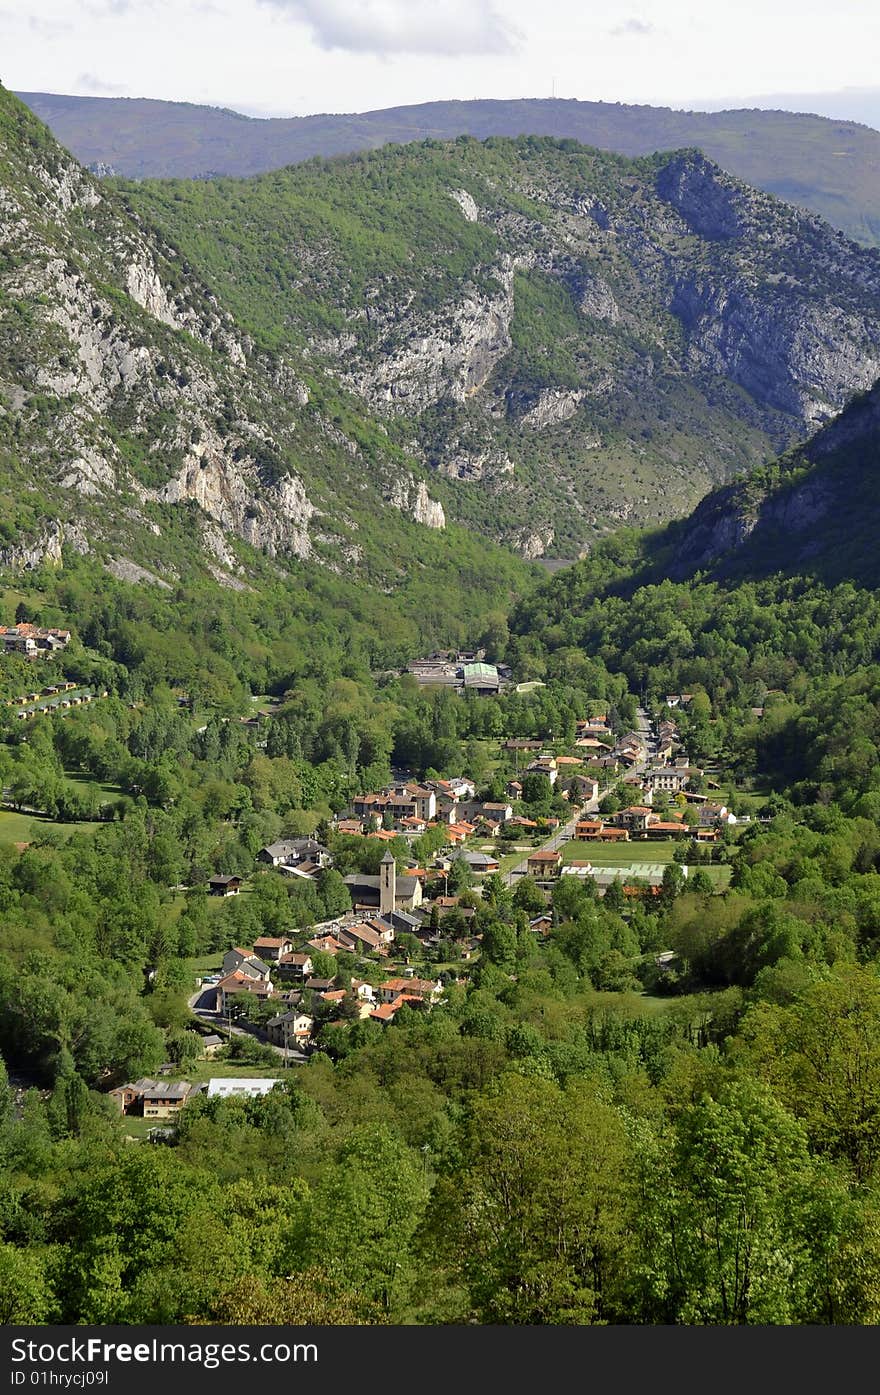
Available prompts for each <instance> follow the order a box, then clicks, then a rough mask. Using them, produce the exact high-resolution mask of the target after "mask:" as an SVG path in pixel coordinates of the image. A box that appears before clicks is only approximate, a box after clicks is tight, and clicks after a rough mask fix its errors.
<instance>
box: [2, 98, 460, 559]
mask: <svg viewBox="0 0 880 1395" xmlns="http://www.w3.org/2000/svg"><path fill="white" fill-rule="evenodd" d="M341 458H344V459H345V462H346V464H345V466H344V467H342V466H341V465H340V464H339V461H340V459H341ZM352 459H353V461H354V463H353V464H352ZM0 466H3V467H4V468H5V470H6V471H8V472H9V473H10V475H11V476H12V477H13V478H18V479H20V480H21V482H22V483H21V488H19V489H18V490H17V493H16V500H15V511H14V513H10V515H9V516H10V520H12V519H13V518H14V517H18V518H19V519H20V529H19V530H17V535H16V536H15V538H14V539H13V540H12V541H11V543H10V545H9V546H8V547H5V548H4V549H3V550H2V560H3V562H4V563H5V564H6V565H9V566H15V567H19V568H26V569H30V568H33V567H35V566H38V565H41V564H44V563H50V564H57V563H59V562H60V561H61V556H62V540H63V545H65V546H70V547H73V548H75V549H78V550H82V548H83V544H84V545H85V546H86V547H87V546H88V543H86V542H85V539H86V536H88V537H89V538H90V539H91V542H92V544H95V543H98V544H100V542H101V540H102V539H103V543H104V544H105V545H106V546H108V547H109V546H115V545H116V543H117V542H118V533H119V529H120V527H123V528H127V527H128V526H129V525H130V524H132V525H135V526H137V527H139V528H141V529H146V530H149V531H150V532H151V533H152V534H153V535H154V536H156V535H158V534H160V533H161V530H162V526H163V524H162V521H161V519H162V515H163V510H167V508H168V507H173V508H186V507H189V506H193V505H194V506H195V507H196V508H197V509H198V510H199V511H200V513H201V515H203V517H204V520H205V523H206V525H210V527H206V530H204V531H203V534H202V536H203V539H205V540H206V541H205V546H206V550H207V551H208V552H209V553H211V554H213V555H214V556H215V557H217V556H218V554H219V553H221V552H223V553H225V554H227V555H226V556H225V561H224V565H225V566H226V567H231V566H234V557H233V554H232V552H230V550H229V544H228V543H225V544H223V546H222V547H218V544H217V539H218V537H220V538H222V537H223V536H224V535H228V537H229V538H235V537H237V538H239V539H241V540H243V541H245V542H247V543H249V544H251V545H252V546H253V547H256V548H259V549H261V550H263V551H265V552H266V553H267V554H269V555H270V556H272V557H280V556H289V557H294V558H299V559H304V558H308V557H310V556H312V555H313V546H312V541H311V531H312V529H313V528H315V527H319V526H322V525H321V520H322V519H323V518H325V517H327V516H332V517H335V518H337V519H338V520H342V522H343V524H344V523H345V522H346V520H347V521H348V523H349V524H350V526H352V527H354V526H356V520H355V519H354V518H353V517H352V513H351V506H352V500H353V498H354V499H355V500H356V497H357V496H356V494H354V495H353V493H352V490H351V488H350V484H351V475H352V472H354V473H355V474H358V473H360V474H361V479H360V481H359V485H360V486H362V490H363V492H365V494H366V506H367V508H368V509H369V508H373V509H375V510H376V511H381V510H382V509H383V508H384V507H385V506H386V505H390V506H391V507H393V508H396V509H400V510H402V511H404V512H405V513H406V514H407V515H408V517H409V518H411V519H412V520H413V521H415V522H418V523H419V524H422V525H425V526H427V527H430V528H437V527H442V526H443V523H444V517H443V509H442V505H441V504H439V503H438V502H437V501H435V500H433V499H432V498H431V497H430V495H429V493H428V490H427V486H426V485H425V482H424V480H421V481H420V480H418V479H417V478H416V477H415V475H414V472H413V471H414V462H413V461H412V460H410V461H409V462H406V461H404V460H402V459H399V458H396V457H394V456H393V455H392V454H391V453H388V454H386V455H385V456H382V454H381V452H379V453H377V452H375V451H374V452H373V455H372V458H371V459H370V461H369V462H367V461H365V460H362V459H361V457H360V455H359V453H358V449H357V447H356V445H355V444H354V442H353V441H351V440H350V439H349V437H347V436H346V434H345V433H344V432H343V431H341V430H340V429H339V427H338V426H336V425H335V424H334V423H333V422H331V421H330V420H329V419H328V418H327V416H326V414H322V413H321V412H320V411H319V410H317V409H315V407H314V406H313V405H312V403H311V398H310V393H309V390H308V388H307V386H306V385H305V383H304V382H303V381H302V378H301V376H300V374H299V371H298V367H297V365H296V364H295V363H294V362H293V360H292V358H290V357H289V356H285V355H283V354H282V355H274V356H272V357H271V358H269V357H267V356H266V355H264V354H261V353H260V352H258V351H257V349H256V348H255V345H254V342H253V339H252V337H251V336H250V335H248V334H247V333H246V332H244V331H242V330H241V329H240V328H239V327H238V326H237V325H236V323H235V321H234V319H233V316H232V315H231V314H230V312H229V311H228V310H226V309H224V308H223V307H222V306H221V304H220V302H219V301H218V298H217V296H216V295H215V294H214V293H213V292H212V291H210V290H209V289H208V287H207V285H206V283H205V281H204V279H203V278H202V277H201V276H200V275H199V273H198V272H197V270H196V268H195V267H193V266H192V265H191V264H189V263H188V262H187V261H186V259H185V258H184V257H183V256H181V254H180V252H179V251H178V249H176V248H175V247H174V246H173V245H172V244H171V243H170V242H168V241H167V240H165V239H163V238H162V237H161V236H159V235H158V234H157V233H156V232H155V230H153V229H151V228H150V227H149V226H148V225H147V224H145V223H144V222H143V221H142V220H141V219H140V218H139V217H138V216H137V215H136V214H135V213H134V212H133V211H132V210H131V209H130V208H128V207H127V206H126V205H125V203H124V202H123V201H122V200H120V198H119V197H118V196H117V195H116V194H114V193H113V192H112V191H110V190H108V189H107V188H106V187H104V186H101V185H99V184H98V182H97V181H96V180H95V179H94V178H93V177H92V176H90V175H89V174H88V173H87V172H86V171H85V170H83V169H82V168H81V167H80V166H79V165H78V164H77V163H76V161H75V160H73V159H71V157H70V156H69V155H67V153H66V152H65V151H63V150H62V149H61V148H60V147H59V146H57V145H56V143H55V142H54V141H53V140H52V138H51V137H50V136H49V135H48V133H47V132H45V131H44V130H43V129H42V128H41V127H40V126H39V125H38V123H36V121H35V120H34V119H33V117H32V116H31V115H30V114H29V113H28V112H27V111H26V109H25V108H24V107H22V106H21V105H20V104H19V103H18V102H17V101H15V99H13V98H11V97H10V96H9V95H8V94H6V93H3V92H2V89H0ZM2 473H3V471H0V476H2ZM343 480H344V481H345V484H344V488H343V489H342V492H341V493H340V492H339V490H340V486H341V484H342V481H343ZM2 483H3V480H2V478H0V485H2ZM24 491H30V492H31V495H32V496H34V497H31V499H30V500H28V497H27V494H26V493H25V492H24ZM37 495H43V496H45V497H46V500H47V505H51V508H49V507H47V508H46V509H45V510H42V511H41V509H40V508H38V507H37V498H36V497H35V496H37ZM85 517H88V525H87V526H84V524H83V522H82V520H83V518H85ZM123 519H124V520H125V523H124V524H123V523H121V520H123ZM31 520H32V521H31ZM323 536H324V546H323V549H322V556H323V557H324V558H325V560H329V561H330V563H331V564H332V556H331V557H328V544H327V535H326V531H325V533H324V535H323ZM338 541H339V546H340V561H341V559H342V557H346V558H348V559H350V557H351V552H350V549H346V548H344V547H342V542H341V539H339V540H338Z"/></svg>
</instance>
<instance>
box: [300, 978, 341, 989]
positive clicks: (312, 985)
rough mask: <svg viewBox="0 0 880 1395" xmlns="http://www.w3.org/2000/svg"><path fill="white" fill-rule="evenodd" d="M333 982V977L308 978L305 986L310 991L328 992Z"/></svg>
mask: <svg viewBox="0 0 880 1395" xmlns="http://www.w3.org/2000/svg"><path fill="white" fill-rule="evenodd" d="M335 982H336V980H335V979H334V978H309V979H306V985H305V986H306V988H307V989H308V990H309V992H310V993H329V992H330V991H331V990H332V988H333V985H334V983H335Z"/></svg>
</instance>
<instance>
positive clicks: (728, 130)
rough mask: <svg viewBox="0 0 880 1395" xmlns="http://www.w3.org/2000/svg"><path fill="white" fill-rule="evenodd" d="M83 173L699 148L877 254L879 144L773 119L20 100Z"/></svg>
mask: <svg viewBox="0 0 880 1395" xmlns="http://www.w3.org/2000/svg"><path fill="white" fill-rule="evenodd" d="M19 95H20V96H21V97H22V99H23V100H24V101H25V102H27V104H28V105H29V106H30V107H31V108H32V110H33V111H35V112H36V113H37V115H38V116H39V117H40V118H41V120H43V121H45V122H46V123H47V125H49V126H50V127H51V129H52V130H53V131H54V132H55V134H56V135H57V137H58V139H59V140H60V141H61V142H62V143H63V144H64V145H66V146H67V147H68V148H69V149H70V150H72V151H73V153H74V154H75V155H76V156H77V157H78V158H79V159H80V160H82V161H83V163H84V164H89V165H91V164H95V165H101V166H108V167H111V168H112V169H113V170H114V171H115V172H117V173H118V174H121V175H127V176H129V177H131V178H135V179H142V178H152V177H159V178H164V177H166V176H171V177H176V178H183V179H187V178H203V177H205V176H216V175H250V174H259V173H260V172H262V171H265V170H271V169H278V168H280V167H281V166H282V165H290V164H296V163H297V162H299V161H301V160H308V159H310V158H311V157H312V156H315V155H321V156H328V155H341V154H347V153H349V152H352V151H356V150H364V149H372V148H375V147H377V146H381V145H384V144H386V143H388V142H400V143H403V142H406V141H417V140H425V139H433V140H448V139H452V138H454V137H455V136H458V135H471V136H476V137H477V138H478V139H481V140H482V139H485V138H486V137H488V136H519V135H542V136H554V137H560V138H562V137H564V138H569V139H573V140H577V141H580V142H581V143H583V144H584V145H594V146H598V147H599V148H600V149H602V150H610V151H615V152H617V153H618V154H621V155H630V156H635V155H650V154H652V153H653V152H654V151H657V150H675V149H679V148H681V147H684V146H698V147H699V148H700V149H701V150H702V151H703V152H704V153H705V154H706V155H707V156H708V157H709V158H710V159H712V160H715V161H717V163H718V164H719V165H721V167H722V168H723V169H725V170H728V171H729V172H730V173H731V174H734V175H736V176H737V177H738V178H740V179H742V180H744V181H745V182H746V183H748V184H753V185H755V186H756V187H757V188H759V189H765V190H767V191H768V192H769V193H772V194H776V195H777V196H778V197H779V198H783V199H788V200H790V201H791V202H792V203H795V204H799V205H800V206H802V207H803V208H807V209H810V210H811V211H812V212H814V213H818V214H819V215H820V216H821V217H823V218H825V219H827V220H828V222H830V223H831V224H833V225H834V226H835V227H838V228H841V229H842V230H843V231H844V232H845V233H846V234H847V235H848V236H849V237H852V238H854V239H855V240H856V241H860V242H865V243H867V244H869V245H877V244H878V243H880V134H878V132H877V131H874V130H872V129H871V128H870V127H868V126H861V125H859V124H857V123H856V122H853V121H832V120H828V119H826V118H825V117H820V116H813V115H810V114H808V113H797V114H795V113H791V112H785V111H757V110H756V111H749V110H743V111H722V112H711V113H709V112H695V111H672V110H670V109H669V108H666V107H649V106H625V105H622V104H620V103H617V102H614V103H611V102H578V101H570V100H561V99H556V100H550V101H546V100H537V99H532V100H519V101H466V102H426V103H424V104H423V105H419V106H410V107H392V108H389V109H388V110H384V111H370V112H362V113H359V114H348V115H327V114H324V115H318V116H304V117H290V118H271V119H266V120H258V119H254V118H252V117H247V116H242V115H241V114H240V113H239V112H234V111H227V110H223V109H221V108H217V107H203V106H194V105H191V104H189V103H186V102H161V101H152V100H148V99H146V98H127V97H68V96H61V95H58V94H54V93H47V92H22V93H20V94H19Z"/></svg>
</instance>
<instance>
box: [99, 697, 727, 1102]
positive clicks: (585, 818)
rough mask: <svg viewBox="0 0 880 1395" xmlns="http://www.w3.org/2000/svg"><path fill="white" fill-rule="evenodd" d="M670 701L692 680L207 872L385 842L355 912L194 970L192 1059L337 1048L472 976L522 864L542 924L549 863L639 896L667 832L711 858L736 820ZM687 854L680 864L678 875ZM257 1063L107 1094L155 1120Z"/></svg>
mask: <svg viewBox="0 0 880 1395" xmlns="http://www.w3.org/2000/svg"><path fill="white" fill-rule="evenodd" d="M681 701H684V702H686V701H687V695H670V697H669V698H668V699H667V711H666V713H665V714H664V715H663V716H661V717H660V718H659V719H655V720H652V719H651V718H650V717H649V716H648V714H647V713H645V712H644V711H642V710H641V709H640V711H639V726H638V729H636V730H631V731H627V732H624V733H622V734H620V735H618V736H617V737H615V735H614V733H613V731H612V729H611V726H610V725H609V722H608V716H607V713H605V712H602V711H600V710H598V709H597V710H596V712H595V713H594V714H592V715H590V716H589V717H585V718H584V719H582V720H580V721H578V723H577V726H576V733H575V738H574V742H573V743H572V744H571V745H570V747H569V748H568V753H565V752H561V751H555V752H554V751H553V750H550V749H548V748H547V746H546V745H545V744H544V743H542V742H540V741H536V740H527V739H510V740H507V741H504V742H502V743H500V755H501V757H502V759H503V760H504V761H506V762H508V763H513V765H514V767H515V771H516V773H515V774H513V775H511V776H510V778H507V779H506V780H505V784H504V797H503V798H484V797H480V795H479V793H478V786H477V782H476V781H475V780H473V779H471V778H469V777H468V776H467V775H461V776H456V777H449V778H446V779H423V780H401V781H398V782H394V783H391V784H389V785H387V786H384V787H383V788H381V789H376V790H371V791H366V792H364V793H363V794H359V795H357V796H356V797H355V798H354V799H353V800H352V802H351V805H350V807H349V808H348V809H346V810H344V811H342V812H341V813H340V814H339V815H338V816H337V817H336V818H335V819H334V820H333V822H332V825H331V826H330V829H329V830H328V835H327V841H326V843H325V842H322V841H321V840H319V839H318V838H316V837H298V838H287V839H279V840H278V841H276V842H274V843H272V844H268V845H267V846H265V847H263V848H261V849H260V850H259V852H258V853H257V854H256V857H255V866H254V868H253V869H252V870H251V871H250V872H249V873H248V874H247V875H245V873H244V872H243V871H242V872H237V873H232V872H229V873H223V874H218V875H215V876H214V877H212V878H211V879H210V881H209V887H208V889H209V893H210V896H211V898H223V899H227V898H233V897H237V896H239V895H241V894H242V893H245V894H246V891H247V887H248V883H249V879H250V878H252V877H253V876H254V875H259V873H260V872H261V871H273V872H275V873H277V874H279V875H280V876H284V877H286V878H289V879H291V880H293V881H314V880H316V879H320V877H321V874H322V873H323V872H325V871H327V870H328V869H331V868H333V866H334V863H335V858H334V853H333V851H332V850H331V847H330V846H328V844H333V843H335V842H336V841H337V840H338V839H339V838H342V839H346V840H349V839H354V838H357V839H362V840H364V843H365V846H366V845H367V844H368V843H379V844H380V846H381V845H382V844H384V845H386V847H385V851H384V853H383V854H382V856H381V858H380V860H379V862H378V870H377V872H375V873H372V874H368V873H363V872H352V873H349V874H347V875H346V876H345V877H344V883H345V887H346V889H347V892H348V895H349V897H350V900H351V909H350V911H347V912H344V913H342V914H340V915H337V916H336V917H334V918H333V919H331V920H330V921H328V922H326V923H324V924H320V925H316V926H312V927H309V928H308V929H303V930H302V931H299V932H294V933H291V934H289V935H261V936H258V937H257V938H255V939H254V941H253V943H252V944H245V945H231V946H230V947H229V948H228V949H227V950H226V951H225V953H223V954H222V956H218V962H217V964H216V966H215V968H214V971H212V972H205V973H203V974H201V975H200V976H199V977H198V979H197V982H196V983H195V985H194V992H193V994H192V996H191V998H190V1006H191V1009H192V1011H193V1014H194V1017H195V1020H196V1021H197V1023H198V1025H199V1029H200V1032H201V1034H202V1035H201V1047H202V1052H203V1056H204V1058H205V1059H206V1060H213V1058H214V1057H216V1055H217V1053H218V1052H220V1053H221V1056H222V1057H223V1058H224V1059H226V1058H227V1057H228V1054H229V1051H230V1042H233V1041H234V1040H235V1038H236V1037H237V1038H239V1040H241V1039H245V1040H247V1041H250V1043H251V1044H252V1046H253V1047H255V1048H256V1049H257V1050H262V1052H263V1053H265V1054H266V1055H267V1056H269V1058H270V1059H274V1060H275V1069H276V1070H277V1069H278V1068H279V1067H281V1068H282V1069H284V1068H289V1067H291V1066H294V1065H296V1064H299V1063H302V1062H304V1061H306V1060H308V1058H309V1056H310V1054H311V1053H312V1052H313V1051H315V1050H328V1049H330V1050H331V1051H332V1047H333V1040H334V1037H333V1034H334V1032H335V1031H339V1030H344V1029H345V1028H346V1027H347V1026H350V1025H351V1024H352V1023H356V1022H364V1021H366V1022H371V1023H376V1024H380V1025H382V1026H388V1025H389V1024H391V1023H392V1022H393V1021H394V1020H395V1019H396V1018H397V1016H398V1015H399V1014H400V1013H401V1012H417V1013H425V1012H431V1011H432V1010H433V1009H434V1008H435V1007H436V1006H437V1005H438V1004H442V1002H443V1001H444V998H445V995H446V993H447V991H448V989H449V987H450V985H454V984H459V983H462V984H464V983H467V981H468V976H469V968H470V967H471V966H472V964H473V962H474V961H477V960H478V959H479V955H480V935H479V933H472V931H473V921H474V919H475V916H476V907H477V906H478V905H479V901H480V898H481V896H482V894H483V891H484V889H485V887H486V885H487V882H488V881H489V879H490V878H493V877H496V878H499V879H500V881H501V883H502V884H503V885H505V886H507V887H508V888H515V887H516V886H517V885H518V884H519V881H520V879H523V878H527V879H529V881H530V882H531V883H532V884H533V885H534V887H535V888H536V890H537V891H538V893H539V895H540V897H541V899H542V900H543V901H544V902H545V909H544V910H543V911H538V910H537V908H533V910H534V913H532V914H530V916H529V929H530V930H531V931H532V932H533V933H534V934H535V935H536V936H545V935H547V934H548V933H550V931H551V929H552V926H553V914H552V908H551V905H550V897H549V893H550V891H551V890H552V887H553V886H554V884H555V882H556V880H557V879H559V878H561V877H579V878H585V877H589V878H591V879H592V880H593V882H594V883H595V888H596V893H597V895H598V896H599V897H603V896H604V895H606V893H607V892H608V890H609V888H610V887H611V886H612V885H613V884H614V883H618V884H620V885H621V887H622V890H623V893H624V896H625V897H626V898H627V899H629V900H634V899H636V898H638V897H642V896H647V897H651V896H655V895H657V894H659V891H660V887H661V884H662V881H663V876H664V870H665V867H666V866H667V865H668V862H669V860H670V851H669V850H670V848H672V847H673V846H674V845H678V846H682V845H685V846H686V847H687V848H688V849H690V850H692V851H689V852H688V857H693V858H695V859H699V864H700V865H702V864H703V862H704V861H707V862H709V863H710V865H711V860H712V858H713V856H714V855H715V849H716V848H717V849H718V851H719V852H720V851H721V847H720V846H719V845H720V843H721V840H722V831H723V829H724V828H725V827H730V826H732V825H734V824H735V823H736V822H737V820H736V818H735V817H734V815H732V814H731V813H730V811H729V810H728V808H727V806H726V805H725V804H724V803H723V802H722V801H721V800H720V799H719V798H715V797H712V793H711V789H710V790H709V792H707V791H706V790H705V789H702V788H700V789H698V788H696V786H704V785H706V784H707V783H709V782H707V781H706V779H705V774H704V772H703V771H702V770H701V769H699V768H698V767H695V766H693V765H691V764H690V763H689V761H688V757H687V752H686V750H685V748H684V744H683V742H682V740H681V738H680V734H679V730H678V726H677V723H676V721H675V719H674V717H673V715H672V712H673V708H674V706H677V705H678V704H679V703H680V702H681ZM530 776H532V777H534V776H537V777H540V779H539V781H538V783H537V788H538V789H539V790H541V791H542V792H546V791H548V790H549V791H550V793H551V800H550V804H549V806H542V809H541V811H540V812H537V811H534V810H533V811H532V812H533V813H534V816H531V814H530V812H529V811H530V808H531V806H530V805H529V803H528V801H527V800H526V799H524V797H523V796H524V794H532V795H534V793H535V788H534V786H533V787H530V786H529V783H528V781H529V777H530ZM547 807H549V808H552V809H553V810H554V812H547ZM600 810H602V811H603V812H600ZM425 835H431V839H432V841H433V842H434V843H435V844H436V847H435V851H434V852H433V854H432V855H431V856H430V857H426V858H424V859H423V863H422V865H420V863H419V861H418V859H417V858H415V856H409V857H406V856H404V857H401V854H400V848H401V844H402V843H403V844H405V845H406V846H408V847H411V846H412V844H414V843H416V842H417V841H418V840H420V839H421V840H424V838H425ZM391 844H393V845H394V848H395V849H396V850H397V855H395V852H393V851H392V850H391V846H389V845H391ZM422 846H424V843H422ZM625 849H626V850H627V851H625ZM689 870H690V868H689V866H688V865H687V863H684V864H682V874H683V876H684V877H687V875H688V873H689ZM712 870H713V871H714V872H715V873H716V874H721V873H723V872H726V871H727V870H728V869H727V868H726V867H724V866H723V865H722V866H718V865H717V864H716V865H715V866H714V867H713V868H712ZM719 884H722V883H719ZM217 1066H218V1068H222V1064H221V1061H217ZM165 1070H166V1072H170V1074H172V1075H173V1074H175V1072H173V1071H171V1068H170V1067H166V1068H165ZM266 1070H271V1065H266V1064H265V1063H264V1064H263V1066H262V1067H261V1069H260V1071H259V1072H258V1073H254V1074H251V1075H237V1076H231V1077H226V1076H221V1075H218V1076H213V1075H209V1076H208V1077H207V1078H206V1079H203V1080H199V1081H190V1080H184V1079H175V1080H170V1079H168V1078H167V1077H162V1078H159V1079H149V1080H147V1079H144V1080H140V1081H134V1082H129V1083H127V1084H125V1085H123V1086H120V1087H118V1089H117V1090H115V1091H114V1092H113V1096H114V1099H115V1100H116V1101H117V1103H118V1104H119V1106H120V1108H121V1109H122V1111H123V1112H124V1113H126V1114H127V1115H134V1116H139V1117H141V1118H143V1119H145V1120H153V1121H155V1122H156V1124H157V1126H160V1125H167V1124H168V1121H169V1120H173V1118H174V1117H175V1115H176V1114H177V1113H178V1112H179V1110H180V1109H181V1108H183V1106H184V1105H185V1104H186V1102H187V1101H188V1100H189V1099H192V1098H194V1097H196V1096H197V1095H200V1094H207V1096H208V1097H210V1098H213V1097H214V1096H216V1095H217V1094H223V1095H229V1094H243V1095H253V1094H259V1093H262V1092H263V1091H264V1090H265V1089H266V1088H267V1085H268V1086H269V1087H271V1083H272V1082H273V1081H274V1079H275V1078H276V1077H275V1076H271V1075H270V1076H269V1077H268V1080H267V1077H266V1075H265V1071H266Z"/></svg>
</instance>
